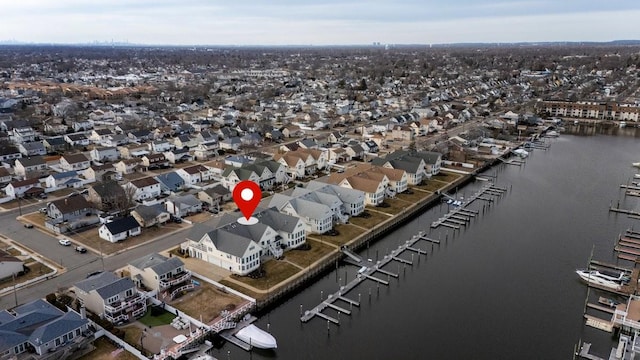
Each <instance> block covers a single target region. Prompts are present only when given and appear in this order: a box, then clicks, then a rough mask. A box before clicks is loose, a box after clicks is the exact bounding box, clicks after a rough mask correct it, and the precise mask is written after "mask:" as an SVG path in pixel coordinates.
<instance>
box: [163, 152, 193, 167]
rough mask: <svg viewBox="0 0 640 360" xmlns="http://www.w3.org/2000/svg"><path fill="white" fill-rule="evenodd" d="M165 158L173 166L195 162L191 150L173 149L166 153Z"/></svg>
mask: <svg viewBox="0 0 640 360" xmlns="http://www.w3.org/2000/svg"><path fill="white" fill-rule="evenodd" d="M164 156H165V157H166V158H167V160H169V162H170V163H172V164H177V163H182V162H185V161H191V160H193V156H191V154H189V149H177V148H176V149H173V150H171V151H167V152H165V153H164Z"/></svg>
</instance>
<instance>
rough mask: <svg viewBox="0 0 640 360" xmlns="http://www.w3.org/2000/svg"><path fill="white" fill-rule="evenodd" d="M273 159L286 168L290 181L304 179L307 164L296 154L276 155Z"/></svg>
mask: <svg viewBox="0 0 640 360" xmlns="http://www.w3.org/2000/svg"><path fill="white" fill-rule="evenodd" d="M273 159H274V160H275V161H277V162H279V163H281V164H282V165H283V166H284V167H285V172H286V173H287V176H288V178H289V179H292V180H295V179H298V178H304V177H305V175H306V163H305V161H304V159H302V158H301V157H300V156H298V155H296V154H290V153H284V154H276V155H275V156H274V157H273Z"/></svg>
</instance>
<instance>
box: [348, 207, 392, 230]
mask: <svg viewBox="0 0 640 360" xmlns="http://www.w3.org/2000/svg"><path fill="white" fill-rule="evenodd" d="M367 213H369V215H371V216H369V217H368V218H365V217H350V218H349V223H351V224H353V225H357V226H360V227H363V228H365V229H373V227H374V226H376V225H379V224H380V223H382V222H383V221H385V220H388V219H389V216H387V215H385V214H381V213H379V212H375V211H367Z"/></svg>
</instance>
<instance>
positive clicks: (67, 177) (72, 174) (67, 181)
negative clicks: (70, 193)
mask: <svg viewBox="0 0 640 360" xmlns="http://www.w3.org/2000/svg"><path fill="white" fill-rule="evenodd" d="M44 182H45V185H46V186H47V187H48V188H79V187H81V186H82V185H83V184H84V183H83V182H82V180H80V178H79V177H78V172H77V171H75V170H71V171H65V172H61V173H54V174H51V175H49V176H47V177H46V178H45V180H44Z"/></svg>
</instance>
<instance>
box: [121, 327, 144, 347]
mask: <svg viewBox="0 0 640 360" xmlns="http://www.w3.org/2000/svg"><path fill="white" fill-rule="evenodd" d="M120 329H121V330H123V331H124V341H125V342H126V343H128V344H131V345H132V346H134V345H136V344H137V345H140V336H142V329H141V328H139V327H138V326H135V325H129V326H126V327H123V328H120Z"/></svg>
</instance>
